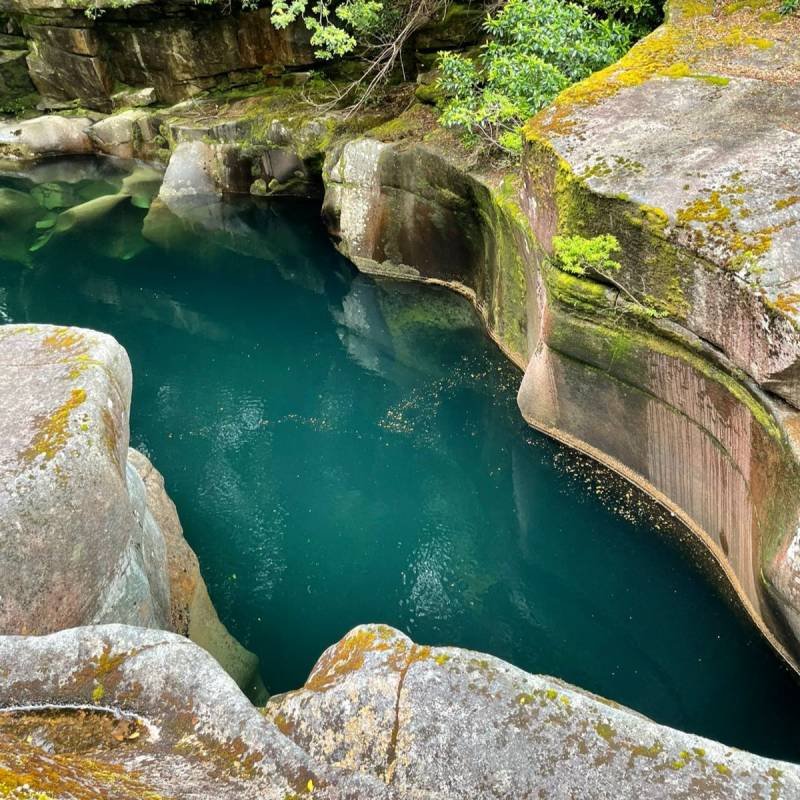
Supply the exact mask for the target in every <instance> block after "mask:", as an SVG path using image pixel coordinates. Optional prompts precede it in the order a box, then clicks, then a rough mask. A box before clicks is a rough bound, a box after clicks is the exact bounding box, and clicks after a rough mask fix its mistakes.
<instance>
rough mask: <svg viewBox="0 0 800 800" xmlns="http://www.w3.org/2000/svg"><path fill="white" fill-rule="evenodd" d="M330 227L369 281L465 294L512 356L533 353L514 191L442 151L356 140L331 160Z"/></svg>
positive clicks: (523, 242) (519, 358) (524, 235)
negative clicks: (381, 278) (428, 285)
mask: <svg viewBox="0 0 800 800" xmlns="http://www.w3.org/2000/svg"><path fill="white" fill-rule="evenodd" d="M324 178H325V188H326V193H325V202H324V205H323V212H322V213H323V218H324V219H325V221H326V224H327V226H328V229H329V231H330V232H331V234H332V235H333V237H334V239H335V240H336V241H337V242H338V244H339V249H340V250H341V251H342V253H343V254H344V255H346V256H347V257H348V258H349V259H350V260H352V261H353V262H354V263H355V264H356V265H357V266H358V267H359V269H361V270H362V271H364V272H367V273H371V274H376V275H388V276H390V277H395V278H404V279H421V280H425V281H429V282H436V283H443V284H445V285H449V286H451V287H452V288H455V289H456V290H458V291H461V292H462V293H464V294H467V295H468V296H469V297H471V299H472V300H473V302H475V304H476V307H477V308H478V310H479V311H480V312H481V314H482V315H483V316H484V318H485V320H486V322H487V325H488V328H489V330H490V331H491V332H492V335H493V336H494V337H495V338H496V340H497V341H498V343H499V344H500V345H501V346H502V348H503V349H504V350H505V352H506V353H507V354H508V355H509V356H510V357H512V358H513V359H514V360H515V361H516V362H517V363H519V364H524V363H525V361H526V360H527V356H528V353H529V349H530V344H531V341H530V336H529V331H528V317H529V314H528V307H527V305H528V297H529V296H530V292H529V289H528V286H527V277H526V272H528V270H526V264H527V262H528V261H529V257H530V248H531V244H530V242H529V232H528V230H527V225H526V224H525V222H524V220H521V219H520V217H521V212H520V211H519V209H518V208H516V206H515V204H514V202H513V199H512V198H513V193H514V189H513V181H510V182H509V184H508V185H506V184H503V185H502V186H500V187H496V188H492V187H491V185H490V184H489V183H487V182H484V181H482V180H480V179H479V178H478V177H477V176H474V175H471V174H469V172H468V171H467V169H466V168H465V167H464V166H463V165H460V164H459V163H457V162H453V161H451V160H450V159H449V158H447V157H446V156H444V155H443V153H442V152H441V151H440V150H439V148H436V147H426V146H424V145H422V144H419V143H418V142H416V141H414V140H411V141H409V142H404V143H398V144H389V143H385V142H381V141H379V140H377V139H373V138H367V139H356V140H353V141H350V142H347V143H346V144H344V145H343V146H342V147H341V148H339V149H338V150H334V151H333V153H332V154H331V155H329V157H328V159H327V161H326V164H325V170H324Z"/></svg>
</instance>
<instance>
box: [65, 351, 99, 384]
mask: <svg viewBox="0 0 800 800" xmlns="http://www.w3.org/2000/svg"><path fill="white" fill-rule="evenodd" d="M69 363H70V370H69V372H68V373H67V377H68V378H69V379H70V380H75V379H76V378H80V376H81V375H83V373H84V372H86V370H87V369H89V367H91V366H92V365H93V364H99V363H100V362H99V361H96V360H95V359H92V358H90V357H89V356H88V355H87V354H86V353H79V354H78V355H76V356H74V357H72V358H70V360H69Z"/></svg>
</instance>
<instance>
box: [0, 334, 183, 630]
mask: <svg viewBox="0 0 800 800" xmlns="http://www.w3.org/2000/svg"><path fill="white" fill-rule="evenodd" d="M130 396H131V368H130V363H129V361H128V357H127V354H126V353H125V351H124V350H123V349H122V348H121V347H120V346H119V344H117V342H115V341H114V340H113V339H112V338H111V337H110V336H106V335H104V334H101V333H96V332H94V331H87V330H81V329H78V328H59V327H55V326H50V325H8V326H4V327H2V328H0V441H2V446H0V475H2V481H0V520H2V537H3V546H2V548H1V549H0V576H2V577H1V578H0V583H2V585H3V587H4V589H3V591H2V597H1V599H0V631H2V632H3V633H6V634H8V633H37V634H40V633H49V632H51V631H55V630H58V629H60V628H67V627H72V626H75V625H84V624H88V623H93V622H111V621H113V622H125V623H129V624H134V625H142V626H146V627H159V628H160V627H165V626H166V625H167V622H168V612H169V585H168V581H167V573H166V567H165V563H166V558H165V550H164V539H163V536H162V535H161V533H160V531H159V530H158V528H157V527H156V526H154V525H152V524H151V520H150V519H149V518H148V517H147V515H146V514H145V513H144V512H145V509H146V504H145V502H144V486H143V484H142V482H141V479H140V478H139V476H138V475H137V473H136V472H135V470H133V469H130V468H129V467H128V464H127V452H128V409H129V406H130Z"/></svg>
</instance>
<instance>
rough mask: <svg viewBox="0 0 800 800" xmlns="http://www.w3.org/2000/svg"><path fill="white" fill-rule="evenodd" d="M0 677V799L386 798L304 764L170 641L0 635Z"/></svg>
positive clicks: (225, 680)
mask: <svg viewBox="0 0 800 800" xmlns="http://www.w3.org/2000/svg"><path fill="white" fill-rule="evenodd" d="M0 671H2V674H3V681H2V684H1V685H0V791H2V792H3V793H4V794H6V795H8V796H11V797H15V798H26V800H43V798H48V799H54V798H64V800H67V798H71V799H73V800H74V798H84V797H86V798H109V800H111V799H112V798H113V800H144V799H149V800H156V798H173V799H174V800H178V799H179V798H185V799H186V800H190V799H191V800H287V798H290V797H298V798H299V797H303V798H306V797H307V798H312V797H313V798H314V800H334V799H335V800H347V799H349V798H351V799H352V800H356V798H375V800H379V798H381V797H383V796H384V790H383V787H382V785H381V783H380V782H379V781H378V780H377V779H375V778H368V777H363V776H359V775H350V774H347V773H344V772H342V771H340V770H337V769H336V768H334V767H330V766H327V765H325V764H322V763H320V762H316V761H315V760H314V759H312V758H309V756H308V755H307V754H306V753H304V752H303V751H302V750H301V749H300V748H299V747H298V746H297V745H295V744H294V743H293V742H292V741H291V740H289V739H288V738H287V737H285V736H283V735H282V734H281V733H280V732H279V731H278V730H277V729H276V728H275V726H274V725H272V724H271V723H269V722H268V721H267V720H265V719H264V718H263V716H262V715H261V714H260V713H259V711H258V710H257V709H256V708H255V707H254V706H253V705H251V704H250V703H249V702H248V701H247V699H246V698H245V697H244V695H243V694H242V693H241V692H240V691H239V689H238V688H237V687H236V685H235V684H234V682H233V681H232V680H231V679H230V678H229V677H228V676H227V675H226V674H225V673H224V672H223V671H222V669H220V667H219V665H218V664H217V663H216V662H215V661H214V659H212V658H211V657H210V656H209V655H208V654H207V653H206V652H204V651H203V650H202V649H201V648H199V647H197V646H195V645H193V644H192V643H191V642H189V641H188V640H187V639H184V638H182V637H180V636H177V635H175V634H169V633H164V632H161V631H147V630H142V629H138V628H127V627H124V626H118V625H111V626H101V627H95V628H77V629H73V630H69V631H63V632H61V633H57V634H54V635H50V636H44V637H21V638H20V637H0ZM14 709H22V710H19V711H15V710H14Z"/></svg>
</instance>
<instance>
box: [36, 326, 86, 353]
mask: <svg viewBox="0 0 800 800" xmlns="http://www.w3.org/2000/svg"><path fill="white" fill-rule="evenodd" d="M80 344H83V337H82V336H81V335H80V334H79V333H77V332H76V331H75V329H74V328H57V329H56V330H55V331H53V333H50V334H48V335H47V336H45V337H44V339H42V345H43V346H44V347H49V348H54V349H56V350H72V349H73V348H74V347H77V346H78V345H80Z"/></svg>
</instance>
